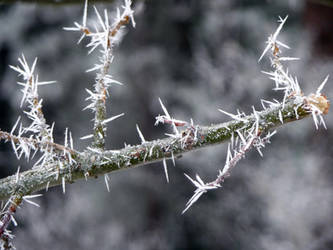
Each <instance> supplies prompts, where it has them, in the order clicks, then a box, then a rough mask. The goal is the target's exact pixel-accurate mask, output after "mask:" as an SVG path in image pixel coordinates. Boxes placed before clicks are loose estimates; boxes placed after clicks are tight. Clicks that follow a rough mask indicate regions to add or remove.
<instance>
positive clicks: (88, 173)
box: [0, 97, 311, 200]
mask: <svg viewBox="0 0 333 250" xmlns="http://www.w3.org/2000/svg"><path fill="white" fill-rule="evenodd" d="M296 111H297V112H296ZM257 114H258V115H259V117H260V122H259V129H260V131H262V132H263V133H265V132H267V131H268V130H271V129H273V128H275V127H278V126H280V125H282V123H281V120H283V124H284V123H287V122H292V121H295V120H300V119H303V118H305V117H307V116H309V115H311V111H309V109H308V106H307V104H306V103H304V100H303V99H300V98H293V97H292V98H290V99H289V100H288V101H287V102H286V103H285V105H284V106H282V104H276V105H273V106H272V107H270V108H267V109H264V110H263V111H261V112H257ZM242 118H243V119H242V120H247V122H245V121H240V120H232V121H229V122H226V123H221V124H217V125H211V126H203V127H200V126H199V127H198V131H197V134H198V139H197V140H192V139H193V138H188V137H186V138H185V136H183V137H181V138H171V137H169V138H164V139H160V140H154V141H149V142H148V141H147V142H144V143H142V144H140V145H135V146H127V147H125V148H123V149H120V150H109V151H103V152H102V151H100V152H99V151H97V149H89V148H88V150H86V151H84V152H81V153H78V154H77V158H75V159H74V160H75V161H76V163H74V164H72V165H69V164H68V163H64V164H65V166H59V163H58V162H55V163H52V164H49V165H47V166H45V167H44V168H38V169H32V170H28V171H25V172H22V173H21V174H20V178H19V182H17V178H16V176H15V175H13V176H9V177H7V178H4V179H1V180H0V199H1V200H4V199H8V198H9V197H10V196H11V195H13V194H14V193H16V194H21V195H26V194H31V193H33V192H36V191H39V190H42V189H44V188H46V187H52V186H58V185H61V184H62V179H63V178H65V180H66V182H67V183H73V182H74V181H76V180H79V179H83V178H87V177H96V178H97V176H98V175H102V174H106V173H110V172H113V171H118V170H121V169H127V168H133V167H138V166H143V165H147V164H150V163H153V162H158V161H162V160H163V159H165V158H167V159H170V158H172V157H174V156H175V157H177V156H180V155H182V154H183V153H186V152H189V151H193V150H196V149H200V148H203V147H207V146H209V145H214V144H221V143H223V142H225V141H227V140H228V139H230V138H231V137H232V135H233V134H234V136H237V133H236V131H237V130H238V129H241V128H245V129H246V128H250V127H251V126H252V125H253V123H254V122H255V121H256V118H255V117H254V115H253V114H252V115H249V116H246V117H242ZM183 134H184V135H188V133H186V131H185V132H184V133H183ZM184 139H186V140H185V141H184Z"/></svg>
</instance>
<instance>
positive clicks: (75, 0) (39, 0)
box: [0, 0, 145, 5]
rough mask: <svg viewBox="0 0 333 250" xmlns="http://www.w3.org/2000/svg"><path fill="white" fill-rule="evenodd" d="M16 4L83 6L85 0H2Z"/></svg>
mask: <svg viewBox="0 0 333 250" xmlns="http://www.w3.org/2000/svg"><path fill="white" fill-rule="evenodd" d="M139 1H145V0H133V2H134V3H135V2H139ZM89 2H90V3H92V4H94V3H105V4H110V3H113V2H115V0H90V1H89ZM1 3H5V4H14V3H32V4H52V5H66V4H80V5H81V4H82V3H84V0H0V4H1Z"/></svg>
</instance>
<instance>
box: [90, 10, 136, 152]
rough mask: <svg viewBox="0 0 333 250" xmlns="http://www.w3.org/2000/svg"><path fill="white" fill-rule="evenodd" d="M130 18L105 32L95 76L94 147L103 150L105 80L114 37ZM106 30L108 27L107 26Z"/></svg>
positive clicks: (110, 59) (123, 18)
mask: <svg viewBox="0 0 333 250" xmlns="http://www.w3.org/2000/svg"><path fill="white" fill-rule="evenodd" d="M129 21H130V17H129V16H128V15H124V16H123V17H122V18H121V19H120V20H119V21H118V23H116V25H115V26H114V27H113V28H112V29H111V30H109V31H108V32H107V37H106V45H105V47H104V51H103V56H102V58H103V60H102V61H103V66H102V68H101V70H100V73H99V74H97V78H96V81H97V82H96V85H95V90H96V93H97V94H98V96H99V98H98V100H97V101H96V107H95V108H96V113H95V124H94V143H93V145H94V147H96V148H100V149H104V147H105V136H106V135H105V133H106V124H105V122H104V121H105V120H106V105H105V101H106V98H107V85H106V84H105V79H106V78H107V76H108V73H109V69H110V65H111V63H112V59H113V55H112V49H113V48H112V47H113V40H114V37H115V36H116V35H117V33H118V31H119V30H120V28H121V27H122V26H124V25H126V24H127V23H129ZM106 29H107V30H108V29H109V27H108V25H107V27H106Z"/></svg>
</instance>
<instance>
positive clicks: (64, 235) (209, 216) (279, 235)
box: [0, 0, 333, 250]
mask: <svg viewBox="0 0 333 250" xmlns="http://www.w3.org/2000/svg"><path fill="white" fill-rule="evenodd" d="M328 2H329V1H328ZM120 3H121V2H117V3H115V4H111V5H107V4H102V5H100V4H97V7H98V8H99V9H100V10H102V9H103V8H105V7H106V8H108V9H109V10H110V11H112V12H113V11H114V10H115V7H116V6H119V4H120ZM135 8H136V10H137V11H136V14H135V17H136V22H137V27H136V28H135V29H133V28H131V27H128V28H126V32H124V38H123V41H122V42H121V44H120V45H119V46H117V48H116V50H115V59H114V62H113V64H112V67H111V71H112V75H113V76H114V78H115V79H117V80H119V81H121V82H122V83H124V86H117V85H115V86H114V87H112V88H111V89H110V94H111V98H110V99H109V102H108V112H109V116H111V115H116V114H119V113H122V112H125V114H126V115H125V116H124V117H122V118H120V119H118V120H116V121H114V122H112V123H111V124H110V125H109V126H108V131H107V133H108V139H107V148H108V149H117V148H121V147H123V145H124V142H126V143H127V144H137V143H140V139H139V137H138V135H137V132H136V129H135V125H136V124H138V125H139V126H140V128H141V131H142V132H143V134H144V136H145V138H146V140H152V139H157V138H162V137H164V133H165V132H169V128H168V127H166V126H160V127H154V122H155V119H154V118H155V116H157V115H158V114H161V113H162V110H161V107H160V106H159V103H158V97H160V98H161V99H162V100H163V102H164V104H165V105H166V106H167V108H168V110H169V112H170V113H171V114H172V115H173V116H174V117H176V118H178V119H182V120H190V118H193V120H194V122H195V123H197V124H202V125H208V124H211V123H217V122H223V121H227V120H228V117H226V116H224V115H223V114H221V113H220V112H218V111H217V109H218V108H222V109H224V110H226V111H228V112H233V113H235V112H236V110H237V109H240V110H243V111H245V112H246V113H248V112H251V109H252V107H251V106H252V105H254V106H255V107H256V109H257V110H260V109H261V106H260V99H261V98H263V99H268V100H271V99H273V98H277V99H281V94H280V93H276V92H274V91H272V90H271V89H272V87H273V82H272V81H270V80H269V79H267V77H266V76H265V75H263V74H262V73H261V72H260V71H261V70H266V71H267V70H270V67H269V61H268V60H267V59H266V60H264V61H263V62H262V63H260V64H258V63H257V61H258V58H259V56H260V54H261V52H262V50H263V49H264V47H265V41H266V38H267V36H268V35H269V34H271V33H273V32H274V30H275V29H276V27H277V23H276V21H277V18H278V16H279V15H280V16H282V17H284V16H285V15H289V18H288V21H287V23H286V25H285V28H284V29H283V30H282V32H281V36H280V39H281V41H283V42H285V43H287V44H288V45H290V47H291V48H292V49H291V50H289V51H287V50H285V51H284V52H285V55H288V56H295V57H300V58H301V60H300V61H297V62H292V63H289V64H288V68H289V70H290V72H292V73H293V74H294V75H296V76H297V77H298V80H299V82H300V84H301V86H302V88H303V91H304V92H305V93H306V94H309V93H310V92H313V91H315V90H316V88H317V87H318V86H319V84H320V83H321V82H322V81H323V79H324V78H325V77H326V75H327V74H330V75H331V77H333V60H332V58H333V32H332V31H333V26H332V25H333V20H332V17H333V7H330V4H318V3H316V2H306V1H297V0H281V1H269V0H262V1H261V0H258V1H247V0H224V1H222V0H210V1H199V0H193V1H185V0H183V1H181V0H178V1H176V0H172V1H171V0H170V1H163V0H147V1H144V2H137V4H136V7H135ZM82 9H83V3H82V5H81V4H80V5H57V6H53V5H39V4H35V3H30V4H26V3H20V2H17V3H15V4H1V3H0V23H1V25H0V34H1V35H0V105H1V106H0V107H1V109H0V128H1V130H6V131H10V130H11V127H12V126H13V124H14V123H15V121H16V119H17V117H18V116H19V115H22V110H20V108H19V104H20V99H21V93H20V90H19V86H18V85H17V84H16V81H17V77H16V73H14V72H13V71H12V70H10V69H9V67H8V65H9V64H11V65H16V64H17V58H18V57H19V56H20V54H21V53H22V52H23V53H24V54H25V56H26V58H27V59H28V62H29V63H32V61H33V59H34V57H38V64H37V71H38V73H39V77H40V79H41V80H42V81H43V80H57V84H55V85H50V86H45V87H44V86H43V87H41V88H40V92H39V93H40V96H41V97H42V98H43V99H44V102H43V105H44V107H43V109H44V114H45V116H46V118H47V121H48V123H49V124H52V122H53V121H55V131H54V135H55V140H56V141H57V142H59V143H62V142H63V140H64V131H65V128H66V127H68V128H69V129H70V130H71V131H72V133H73V136H74V146H75V148H76V149H78V150H83V149H84V148H85V147H86V146H88V145H89V141H81V140H80V139H79V138H80V137H82V136H84V135H86V134H90V133H91V128H92V122H91V119H92V118H93V115H92V114H91V113H90V112H89V111H83V112H81V110H82V109H83V107H85V106H86V103H85V101H84V99H85V98H86V97H87V94H86V92H85V88H91V86H92V84H93V82H94V74H93V73H85V70H86V69H88V68H91V67H92V66H93V65H94V63H95V62H96V60H97V56H98V54H96V53H94V54H92V55H87V49H86V48H85V47H84V45H85V44H86V43H85V42H84V41H83V43H82V44H80V45H78V46H77V45H76V41H77V39H78V38H79V34H76V33H73V32H66V31H64V30H62V27H64V26H72V23H73V21H80V20H81V19H82ZM89 14H90V15H88V16H89V17H90V20H91V21H93V20H94V19H95V15H94V13H93V10H92V8H91V6H90V9H89ZM88 20H89V19H88ZM323 92H324V93H325V94H326V95H327V96H328V98H329V99H330V97H332V96H333V87H332V78H330V79H329V81H328V83H327V86H326V87H325V89H324V91H323ZM325 120H326V124H327V128H328V129H327V130H325V129H323V128H320V129H319V130H316V129H315V126H314V124H313V122H312V120H311V118H310V119H305V120H302V121H298V122H294V123H292V124H288V125H285V126H282V127H281V128H279V129H278V133H277V135H275V136H274V137H273V138H272V143H271V145H268V146H267V147H266V148H265V149H264V150H263V152H264V158H261V157H260V156H259V155H258V154H257V153H256V152H250V153H249V154H248V155H247V157H246V159H245V160H243V161H241V162H240V163H239V165H238V166H237V167H236V168H235V170H234V171H233V173H232V176H231V177H230V178H229V179H228V180H227V181H226V182H225V184H224V187H223V188H222V189H219V190H217V191H212V192H209V193H208V194H206V195H204V196H203V197H202V198H201V199H200V200H199V201H198V202H197V203H196V204H195V205H194V206H193V207H192V208H191V209H190V210H189V211H188V212H187V213H186V214H185V215H181V211H182V210H183V209H184V206H185V203H186V202H187V200H188V199H189V198H190V197H191V195H192V194H193V191H194V187H193V186H192V184H191V183H190V182H189V181H188V180H187V179H186V178H185V177H184V175H183V173H187V174H189V175H190V176H195V174H196V173H198V174H199V175H200V176H201V177H202V179H203V180H205V181H209V180H212V179H214V178H215V176H216V175H217V171H218V169H219V168H222V167H223V164H224V162H225V157H226V145H219V146H215V147H211V148H207V149H203V150H200V151H196V152H191V153H188V154H186V155H184V156H183V157H182V158H181V159H179V160H177V162H176V168H174V167H173V166H172V163H171V162H168V165H169V177H170V183H169V184H167V183H166V181H165V177H164V172H163V166H162V163H159V164H152V165H149V166H145V167H140V168H137V169H132V170H127V171H122V172H118V173H113V174H110V177H111V182H110V186H111V192H110V193H108V192H107V190H106V188H105V184H104V178H99V179H97V180H89V181H88V182H85V181H79V182H77V183H75V184H73V185H69V184H68V185H67V186H66V190H67V191H66V194H65V195H64V194H62V190H61V188H60V187H57V188H52V189H50V190H49V191H48V193H46V194H45V196H43V197H42V198H40V199H39V200H38V203H39V204H40V205H41V208H36V207H34V206H31V205H29V204H24V205H23V206H22V209H19V210H18V213H17V215H16V219H17V221H18V223H19V226H18V227H17V228H11V229H13V231H14V234H15V235H16V237H15V239H14V244H15V246H16V247H17V249H135V250H137V249H144V250H148V249H152V250H153V249H154V250H155V249H197V250H199V249H223V250H224V249H256V250H258V249H283V250H289V249H290V250H293V249H295V250H296V249H323V250H324V249H332V245H333V236H332V235H333V216H332V214H333V206H332V205H333V192H332V188H333V170H332V162H333V161H332V157H333V154H332V152H333V146H332V143H330V142H332V140H333V133H332V132H331V129H332V126H333V118H332V114H331V112H329V114H328V115H327V116H326V117H325ZM0 149H1V150H0V174H1V176H2V177H6V176H8V175H11V174H14V173H15V172H16V170H17V167H18V166H19V165H20V166H21V168H22V169H29V168H30V167H31V164H30V163H26V162H23V161H22V162H20V161H17V160H16V158H15V155H14V153H12V152H11V147H10V144H3V143H1V144H0ZM43 193H44V192H43Z"/></svg>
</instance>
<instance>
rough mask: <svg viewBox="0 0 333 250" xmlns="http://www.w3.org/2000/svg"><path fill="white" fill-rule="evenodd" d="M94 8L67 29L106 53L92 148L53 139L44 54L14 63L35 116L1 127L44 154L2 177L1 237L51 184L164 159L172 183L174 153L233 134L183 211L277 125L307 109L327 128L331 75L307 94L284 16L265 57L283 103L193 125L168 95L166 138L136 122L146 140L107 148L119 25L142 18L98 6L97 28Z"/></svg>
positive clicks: (161, 119)
mask: <svg viewBox="0 0 333 250" xmlns="http://www.w3.org/2000/svg"><path fill="white" fill-rule="evenodd" d="M87 9H88V3H87V1H86V2H85V7H84V11H83V18H82V24H79V23H77V22H75V23H74V25H75V26H74V27H69V28H65V30H69V31H76V32H80V33H81V37H80V39H79V42H81V40H82V39H84V38H88V39H90V41H89V43H88V44H87V47H88V48H89V49H90V50H89V53H91V52H93V51H94V50H95V49H97V48H98V49H99V52H100V57H99V61H98V62H97V64H95V65H94V66H93V67H92V68H91V69H89V70H87V71H88V72H90V71H96V72H97V73H96V78H95V83H94V85H93V90H88V89H87V93H88V98H86V100H87V101H88V102H89V103H88V105H87V106H86V108H84V109H90V110H91V111H92V112H93V113H94V126H93V129H92V134H90V135H87V136H84V137H83V138H81V139H90V138H91V139H93V142H92V144H91V146H90V147H87V148H86V150H84V151H82V152H78V151H76V150H75V149H74V143H73V140H72V136H71V133H70V132H69V131H68V129H66V131H65V140H64V144H59V143H55V142H54V139H53V127H54V123H53V124H52V125H51V126H50V125H48V124H47V123H46V120H45V118H44V114H43V111H42V99H41V98H40V97H39V96H38V87H39V86H41V85H45V84H51V83H54V82H53V81H52V82H41V81H39V80H38V75H36V74H35V73H34V70H35V67H36V63H37V59H35V60H34V61H33V63H32V66H31V67H30V66H29V64H28V62H27V60H26V59H25V57H24V55H22V57H20V58H19V66H11V68H12V69H13V70H15V71H16V72H17V73H18V74H19V75H20V76H22V78H23V81H24V82H18V84H19V85H21V86H22V87H23V88H22V93H23V98H22V102H21V107H25V106H27V107H26V110H25V111H24V113H25V114H26V115H27V118H28V119H29V120H30V121H31V123H30V124H29V125H28V126H24V125H23V123H22V122H21V120H20V118H19V119H18V120H17V122H16V123H15V125H14V126H13V129H12V131H11V132H5V131H1V130H0V140H1V141H8V142H11V144H12V147H13V151H14V153H15V155H16V156H17V158H19V159H20V158H21V157H22V156H24V157H25V158H26V159H27V160H29V159H31V158H33V157H34V155H36V154H37V155H39V158H38V160H36V161H35V163H34V166H33V168H32V169H31V170H28V171H25V172H22V173H20V171H19V170H18V171H17V173H16V174H15V175H13V176H9V177H7V178H4V179H2V180H0V199H1V200H5V199H8V202H7V203H6V205H5V206H4V207H3V209H2V214H1V221H0V236H1V237H2V238H3V240H5V242H7V240H8V238H10V236H11V234H10V233H9V232H8V231H7V229H6V228H7V227H8V225H9V223H10V221H13V222H14V223H16V222H15V219H14V217H13V215H14V213H15V211H16V208H17V207H18V206H19V205H20V203H21V202H22V201H26V202H28V203H31V204H33V205H37V204H36V203H35V202H33V201H31V200H30V199H32V198H35V197H37V196H38V195H32V193H34V192H37V191H40V190H42V189H46V190H47V189H48V188H49V187H52V186H58V185H61V186H62V189H63V192H64V193H65V190H66V183H73V182H75V181H76V180H79V179H88V178H96V177H97V176H99V175H104V178H105V183H106V186H107V189H108V190H109V186H108V179H109V177H108V175H107V174H108V173H111V172H114V171H118V170H122V169H129V168H133V167H138V166H144V165H148V164H150V163H153V162H161V161H162V162H163V167H164V171H165V175H166V179H167V181H168V182H169V177H168V170H167V162H166V161H167V160H172V161H173V164H175V159H176V158H177V157H180V156H181V155H183V154H184V153H186V152H189V151H193V150H197V149H200V148H203V147H207V146H209V145H214V144H220V143H224V142H226V141H230V143H229V146H228V151H227V157H226V162H225V165H224V166H223V168H222V169H220V170H219V171H218V175H217V177H216V179H215V180H212V181H209V182H204V181H203V180H202V179H201V177H199V176H198V175H196V180H194V179H192V178H191V177H190V176H189V175H186V177H187V178H188V179H189V180H190V181H191V182H192V183H193V184H194V185H195V187H196V190H195V191H194V195H193V196H192V197H191V199H190V200H189V201H188V203H187V205H186V207H185V209H184V211H183V212H185V211H187V210H188V209H189V208H190V207H191V206H192V205H193V204H194V203H195V202H196V201H197V200H198V199H199V198H200V197H201V195H203V194H204V193H206V192H207V191H209V190H212V189H217V188H221V187H222V184H223V182H224V181H225V179H226V178H227V177H229V176H230V175H231V171H232V169H233V168H234V167H235V166H236V165H237V163H238V162H239V161H240V160H241V159H243V158H244V157H245V155H246V153H247V152H248V151H249V150H251V149H252V148H255V149H257V150H258V152H259V154H260V155H262V151H261V149H262V148H263V147H264V146H265V145H266V144H267V143H269V142H270V138H271V136H272V135H274V134H275V132H276V131H273V132H272V130H273V129H274V128H276V127H278V126H281V125H284V124H285V123H288V122H292V121H296V120H300V119H303V118H305V117H307V116H312V117H313V120H314V123H315V126H316V128H317V129H318V126H319V125H321V124H322V125H323V126H324V127H325V123H324V119H323V115H325V114H327V112H328V109H329V101H328V100H327V98H326V97H325V96H324V95H323V94H322V90H323V88H324V85H325V84H326V82H327V81H328V76H327V77H326V78H325V79H324V81H323V82H322V83H321V84H320V85H319V87H318V89H317V91H316V92H315V93H312V94H309V95H304V94H303V92H302V91H301V88H300V86H299V84H298V81H297V78H296V77H293V76H292V75H290V74H289V73H288V70H287V69H286V68H285V66H284V64H283V63H284V61H292V60H297V58H294V57H284V56H282V50H281V48H289V47H288V46H287V45H286V44H284V43H282V42H281V41H279V40H277V37H278V35H279V33H280V31H281V30H282V27H283V25H284V23H285V22H286V20H287V17H286V18H284V19H282V18H280V20H279V22H280V25H279V26H278V28H277V30H276V31H275V33H274V34H272V35H271V36H269V38H268V40H267V47H266V48H265V49H264V52H263V54H262V55H261V56H260V58H259V61H260V60H261V59H262V58H263V57H264V56H265V55H266V54H267V53H269V54H270V56H269V58H270V60H271V65H272V71H271V72H264V73H265V74H267V75H269V77H270V78H271V79H272V80H273V81H274V83H275V88H274V90H276V91H283V93H284V98H283V100H282V101H281V102H279V101H276V100H274V101H273V102H271V101H266V100H262V101H261V102H262V110H261V111H257V110H256V109H255V108H254V107H252V109H253V111H252V113H251V114H249V115H246V114H244V113H240V112H238V113H237V114H231V113H228V112H226V111H223V110H221V109H219V111H220V112H222V113H224V114H226V115H228V116H230V117H231V118H232V120H231V121H229V122H226V123H220V124H216V125H211V126H201V125H197V124H194V122H193V121H192V120H191V121H190V122H187V121H182V120H177V119H174V118H172V117H171V115H170V114H169V112H168V110H167V108H166V107H165V106H164V105H163V103H162V101H161V100H159V101H160V105H161V107H162V110H163V112H164V114H163V115H158V116H157V117H156V124H155V125H158V124H159V123H163V124H167V125H170V126H171V127H172V130H173V133H171V134H166V135H167V136H168V137H167V138H164V139H158V140H153V141H147V140H146V139H145V137H144V136H143V134H142V132H141V131H140V129H139V126H138V125H137V127H136V128H137V132H138V134H139V137H140V139H141V143H140V144H138V145H134V146H130V145H127V146H125V147H124V148H122V149H119V150H106V149H105V139H106V138H107V136H106V128H107V124H108V123H109V122H111V121H113V120H114V119H116V118H118V117H120V116H122V115H123V114H120V115H115V116H112V117H110V118H107V117H106V108H107V98H108V96H109V88H110V87H111V86H112V84H121V83H119V82H118V81H117V80H115V79H113V77H112V76H111V75H109V68H110V66H111V63H112V60H113V49H114V46H115V44H116V43H117V42H118V40H119V32H120V30H121V29H122V28H123V27H124V26H125V25H126V24H128V23H129V22H131V23H132V25H133V27H134V26H135V22H134V18H133V10H132V9H131V1H130V0H125V4H124V6H122V11H120V10H118V12H117V16H116V17H115V19H114V21H113V22H111V23H110V21H109V16H108V12H107V11H106V10H104V15H103V16H101V15H100V13H99V12H98V10H97V9H96V8H95V14H96V18H97V25H96V27H95V29H94V30H93V29H91V27H89V26H88V25H87ZM24 104H25V106H24ZM4 237H6V238H4Z"/></svg>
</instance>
